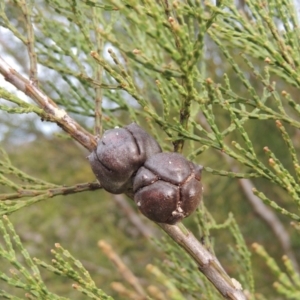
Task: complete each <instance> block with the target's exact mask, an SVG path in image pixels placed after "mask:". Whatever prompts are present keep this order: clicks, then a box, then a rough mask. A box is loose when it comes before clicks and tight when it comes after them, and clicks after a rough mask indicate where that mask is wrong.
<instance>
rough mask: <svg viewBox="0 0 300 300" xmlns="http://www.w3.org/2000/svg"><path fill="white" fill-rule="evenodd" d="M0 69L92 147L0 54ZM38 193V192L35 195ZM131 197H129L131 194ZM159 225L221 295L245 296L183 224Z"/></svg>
mask: <svg viewBox="0 0 300 300" xmlns="http://www.w3.org/2000/svg"><path fill="white" fill-rule="evenodd" d="M0 73H1V74H2V75H3V76H4V78H5V80H6V81H8V82H10V83H11V84H13V85H14V86H15V87H16V88H17V89H19V90H20V91H22V92H24V93H25V94H26V95H28V96H29V97H30V98H31V99H32V100H33V101H34V102H35V103H37V104H38V105H39V107H41V108H42V109H43V110H44V111H45V112H46V113H47V114H48V115H49V116H51V121H53V122H56V123H57V125H58V126H60V127H61V128H62V129H63V130H64V131H66V132H67V133H69V134H70V135H71V136H72V138H74V139H75V140H76V141H78V142H79V143H80V144H81V145H83V146H84V147H85V148H87V149H88V150H90V151H92V150H93V149H94V148H95V147H96V145H97V143H96V137H94V136H93V135H91V134H90V133H89V132H87V131H86V130H85V129H83V128H82V127H81V126H80V125H79V124H77V123H76V122H75V121H74V120H73V119H72V118H71V117H70V116H69V115H68V114H67V113H66V112H65V111H64V110H63V109H61V108H59V107H58V106H57V105H56V103H55V102H54V101H53V100H52V99H50V98H49V97H48V96H46V95H45V94H44V93H43V92H42V91H40V90H39V89H38V88H37V87H35V86H34V85H33V83H32V82H30V81H29V80H28V79H26V78H24V77H23V76H22V75H21V74H19V73H18V72H17V71H16V70H14V69H13V68H11V67H10V66H9V65H8V64H7V63H6V62H5V61H4V60H3V59H2V58H1V57H0ZM39 197H40V196H39ZM131 198H132V197H131ZM159 226H160V227H161V228H162V229H163V230H164V231H165V232H166V233H167V234H168V235H169V236H170V237H171V238H172V239H173V240H174V241H175V242H177V243H178V244H179V245H180V246H181V247H182V248H184V249H185V250H186V251H187V253H189V255H190V256H191V258H192V259H193V260H194V261H195V262H196V263H197V264H198V265H199V270H200V271H201V272H202V273H203V274H204V275H205V276H206V278H207V279H208V280H209V281H211V282H212V284H213V285H214V286H215V288H216V289H217V290H218V291H219V292H220V294H221V295H222V296H223V297H224V298H225V299H230V300H245V299H246V297H245V295H244V294H243V292H242V290H241V288H240V287H239V286H237V285H236V280H232V279H231V278H230V277H229V276H228V275H227V273H226V272H225V270H224V269H223V268H222V266H221V264H220V263H219V261H218V259H217V258H216V257H215V256H214V255H213V254H211V253H210V252H209V251H208V250H207V249H206V248H205V247H204V246H203V245H202V244H201V243H200V242H199V241H198V240H197V239H196V238H195V237H194V236H193V235H192V233H190V232H188V231H187V230H186V229H184V227H183V225H180V227H179V226H178V225H167V224H159Z"/></svg>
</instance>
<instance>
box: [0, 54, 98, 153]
mask: <svg viewBox="0 0 300 300" xmlns="http://www.w3.org/2000/svg"><path fill="white" fill-rule="evenodd" d="M0 73H1V74H2V75H3V76H4V79H5V80H6V81H8V82H9V83H11V84H12V85H14V86H15V87H16V88H17V89H18V90H20V91H22V92H24V93H25V94H26V95H27V96H29V97H30V98H31V99H32V100H33V101H34V102H35V103H36V104H37V105H38V106H39V107H40V108H42V109H43V110H44V111H45V113H46V114H47V115H48V117H46V120H48V121H51V122H55V123H56V124H57V125H58V126H59V127H61V128H62V129H63V130H64V131H65V132H67V133H68V134H70V136H71V137H72V138H73V139H75V140H76V141H77V142H79V143H80V144H81V145H82V146H84V147H85V148H87V149H88V150H90V151H92V150H93V149H94V148H96V145H97V143H96V140H95V138H94V137H93V135H92V134H90V133H89V132H88V131H86V130H85V129H84V128H82V127H81V126H80V125H79V124H78V123H77V122H75V121H74V120H73V119H72V118H71V117H70V116H69V115H68V114H67V113H66V112H65V111H64V110H63V109H61V108H59V107H58V106H57V104H56V103H55V102H54V101H53V100H52V99H51V98H49V97H48V96H47V95H45V94H44V93H43V92H42V91H41V90H40V89H38V88H37V87H36V86H35V85H34V83H33V82H32V81H29V80H28V79H27V78H25V77H23V76H22V75H21V74H20V73H18V72H17V71H16V70H14V69H13V68H12V67H10V65H9V64H7V63H6V62H5V60H4V59H3V58H2V57H1V56H0Z"/></svg>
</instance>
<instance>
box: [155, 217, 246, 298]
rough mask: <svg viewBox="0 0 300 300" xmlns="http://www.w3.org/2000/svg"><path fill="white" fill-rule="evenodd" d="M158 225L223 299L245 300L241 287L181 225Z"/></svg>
mask: <svg viewBox="0 0 300 300" xmlns="http://www.w3.org/2000/svg"><path fill="white" fill-rule="evenodd" d="M158 225H159V226H160V227H161V228H162V229H163V230H164V231H165V232H166V233H167V234H168V235H169V236H170V237H171V238H172V239H173V240H174V241H175V242H176V243H177V244H178V245H180V246H181V247H182V248H183V249H184V250H185V251H186V252H187V253H188V254H189V255H190V256H191V257H192V258H193V259H194V260H195V262H196V263H197V264H198V266H199V270H200V271H201V272H202V273H203V274H204V275H205V277H206V278H207V279H208V280H209V281H210V282H211V283H212V284H213V285H214V286H215V288H216V289H217V290H218V291H219V292H220V294H221V295H222V296H223V297H224V298H225V299H230V300H246V296H245V295H244V293H243V291H242V289H241V287H240V286H239V284H237V283H238V282H237V281H236V280H235V279H232V278H230V277H229V276H228V275H227V273H226V272H225V270H224V269H223V267H222V266H221V264H220V262H219V261H218V259H217V258H216V257H215V256H214V255H213V254H212V253H210V252H209V251H208V250H207V249H206V248H205V247H204V246H203V245H202V244H201V243H200V242H199V241H198V240H197V239H196V238H195V237H194V235H193V234H192V233H191V232H189V231H188V230H187V229H186V228H185V227H184V226H183V224H180V225H168V224H161V223H160V224H158ZM179 226H180V227H179Z"/></svg>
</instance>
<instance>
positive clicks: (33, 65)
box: [20, 0, 38, 86]
mask: <svg viewBox="0 0 300 300" xmlns="http://www.w3.org/2000/svg"><path fill="white" fill-rule="evenodd" d="M28 5H29V4H27V2H26V1H24V0H23V1H20V6H21V8H22V11H23V15H24V19H25V24H26V28H27V43H26V44H27V49H28V56H29V64H30V67H29V78H30V80H31V81H32V84H33V85H34V86H38V78H37V58H36V52H35V48H34V30H33V25H32V22H31V12H32V7H30V8H29V7H28Z"/></svg>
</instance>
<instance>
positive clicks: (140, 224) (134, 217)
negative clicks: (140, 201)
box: [113, 195, 154, 239]
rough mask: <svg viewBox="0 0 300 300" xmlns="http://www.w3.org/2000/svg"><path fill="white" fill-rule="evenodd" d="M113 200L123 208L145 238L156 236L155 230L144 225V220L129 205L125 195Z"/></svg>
mask: <svg viewBox="0 0 300 300" xmlns="http://www.w3.org/2000/svg"><path fill="white" fill-rule="evenodd" d="M113 198H114V200H115V202H116V203H117V205H118V206H119V207H120V208H121V210H122V211H123V213H124V214H125V216H126V217H127V218H128V220H129V221H130V222H131V223H132V224H133V225H134V226H135V228H136V229H137V230H138V231H139V232H140V233H141V234H142V235H143V236H144V237H145V238H147V239H148V238H151V237H153V236H154V232H153V229H151V228H150V227H149V226H147V224H145V223H143V221H142V219H141V218H140V217H139V215H138V214H137V213H136V212H135V210H134V209H133V208H132V207H131V206H130V205H129V203H128V202H127V201H126V199H125V197H124V196H123V195H113Z"/></svg>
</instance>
